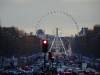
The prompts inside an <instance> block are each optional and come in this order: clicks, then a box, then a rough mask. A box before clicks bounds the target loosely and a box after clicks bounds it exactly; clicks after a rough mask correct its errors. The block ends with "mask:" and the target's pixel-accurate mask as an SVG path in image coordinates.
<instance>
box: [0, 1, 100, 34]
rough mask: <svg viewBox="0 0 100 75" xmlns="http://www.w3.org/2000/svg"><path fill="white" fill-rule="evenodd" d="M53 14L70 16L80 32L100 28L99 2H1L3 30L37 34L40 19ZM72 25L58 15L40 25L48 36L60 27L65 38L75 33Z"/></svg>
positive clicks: (44, 20)
mask: <svg viewBox="0 0 100 75" xmlns="http://www.w3.org/2000/svg"><path fill="white" fill-rule="evenodd" d="M51 10H59V11H65V12H67V13H69V14H71V15H72V16H73V17H74V19H75V20H76V21H77V22H78V25H79V27H80V28H81V27H84V26H86V27H89V28H92V27H93V25H94V24H100V0H0V20H1V24H2V26H15V27H19V28H20V29H24V30H25V31H27V32H30V31H33V32H34V29H35V28H34V26H36V24H37V21H38V20H39V19H40V17H41V16H43V15H45V14H47V13H48V12H49V11H51ZM61 24H62V25H61ZM72 24H73V23H72V21H71V20H70V19H69V17H67V16H59V15H58V16H57V15H54V16H52V15H51V16H48V17H46V18H44V19H43V20H42V21H41V23H40V25H43V26H45V30H46V31H48V32H50V31H51V30H50V28H52V29H53V26H54V27H57V26H59V27H62V28H61V30H63V32H64V33H66V34H68V33H71V32H72V33H74V32H75V29H74V30H73V28H74V26H73V25H72ZM65 28H66V29H65ZM69 30H70V31H69Z"/></svg>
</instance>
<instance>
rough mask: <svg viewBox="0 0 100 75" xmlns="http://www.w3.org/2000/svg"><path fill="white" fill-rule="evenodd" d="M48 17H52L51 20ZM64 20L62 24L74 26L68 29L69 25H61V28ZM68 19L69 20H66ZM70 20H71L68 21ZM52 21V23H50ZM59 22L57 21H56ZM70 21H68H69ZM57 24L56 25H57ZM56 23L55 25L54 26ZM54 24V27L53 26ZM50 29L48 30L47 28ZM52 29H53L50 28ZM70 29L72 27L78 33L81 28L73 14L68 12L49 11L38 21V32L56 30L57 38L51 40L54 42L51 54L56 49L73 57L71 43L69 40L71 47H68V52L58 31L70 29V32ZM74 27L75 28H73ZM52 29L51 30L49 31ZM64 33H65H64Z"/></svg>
mask: <svg viewBox="0 0 100 75" xmlns="http://www.w3.org/2000/svg"><path fill="white" fill-rule="evenodd" d="M48 17H50V18H48ZM55 17H57V18H55ZM54 18H55V19H54ZM63 18H64V21H62V22H64V23H67V22H71V23H72V24H71V25H72V26H71V25H70V26H68V27H69V28H68V27H66V26H67V25H63V24H60V25H61V26H62V27H61V26H59V23H60V22H59V21H60V20H61V19H63ZM66 18H67V19H66ZM68 19H69V20H68ZM50 20H52V21H50ZM56 20H57V21H56ZM67 20H68V21H67ZM55 22H56V23H55ZM50 23H51V26H48V24H50ZM54 23H55V24H54ZM53 24H54V25H53ZM47 27H48V28H47ZM50 27H51V28H50ZM70 27H72V30H74V29H75V30H76V33H77V32H78V31H79V26H78V23H77V21H76V20H75V19H74V18H73V17H72V15H71V14H69V13H67V12H65V11H58V10H51V11H49V12H47V13H46V14H45V15H43V16H41V17H40V18H39V20H38V21H37V23H36V30H38V29H43V30H44V31H52V29H53V28H54V30H56V31H55V32H56V33H55V35H54V36H55V37H54V39H53V40H51V41H52V43H51V46H50V49H49V52H51V51H52V49H53V50H54V49H55V51H59V52H62V53H65V54H70V55H71V53H72V51H71V43H70V41H69V40H68V42H69V45H68V47H69V48H68V50H66V48H65V47H64V43H63V41H62V39H61V37H60V36H59V33H58V30H59V29H63V30H64V29H65V28H66V29H67V30H68V29H69V30H70ZM73 27H74V28H73ZM49 29H50V30H49ZM66 29H65V30H66ZM63 32H64V31H63Z"/></svg>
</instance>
